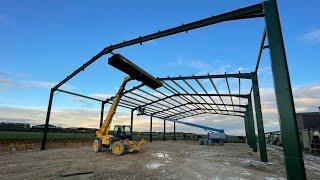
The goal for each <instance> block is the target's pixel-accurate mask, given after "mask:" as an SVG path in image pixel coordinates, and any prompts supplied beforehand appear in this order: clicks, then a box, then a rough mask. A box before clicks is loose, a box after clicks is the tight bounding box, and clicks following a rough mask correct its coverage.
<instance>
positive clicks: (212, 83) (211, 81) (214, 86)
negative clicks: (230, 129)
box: [209, 78, 229, 114]
mask: <svg viewBox="0 0 320 180" xmlns="http://www.w3.org/2000/svg"><path fill="white" fill-rule="evenodd" d="M209 80H210V83H211V85H212V86H213V88H214V90H215V91H216V93H217V94H218V97H219V99H220V101H221V103H222V104H225V103H224V101H223V99H222V97H221V96H220V93H219V91H218V88H217V86H216V85H215V84H214V82H213V80H212V78H209ZM224 108H225V109H226V110H228V108H227V106H226V105H224ZM228 114H229V112H228Z"/></svg>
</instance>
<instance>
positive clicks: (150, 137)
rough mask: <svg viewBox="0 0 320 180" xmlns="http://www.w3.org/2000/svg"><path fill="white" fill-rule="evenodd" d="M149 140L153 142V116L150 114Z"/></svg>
mask: <svg viewBox="0 0 320 180" xmlns="http://www.w3.org/2000/svg"><path fill="white" fill-rule="evenodd" d="M149 141H150V142H152V116H150V131H149Z"/></svg>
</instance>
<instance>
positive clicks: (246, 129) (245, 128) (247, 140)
mask: <svg viewBox="0 0 320 180" xmlns="http://www.w3.org/2000/svg"><path fill="white" fill-rule="evenodd" d="M246 114H247V112H246ZM243 121H244V130H245V133H246V143H247V144H248V145H250V143H249V132H248V123H247V115H246V116H245V117H244V118H243Z"/></svg>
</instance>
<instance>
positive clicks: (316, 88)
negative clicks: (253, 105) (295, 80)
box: [0, 83, 320, 135]
mask: <svg viewBox="0 0 320 180" xmlns="http://www.w3.org/2000/svg"><path fill="white" fill-rule="evenodd" d="M260 94H261V104H262V113H263V118H264V127H265V131H266V132H268V131H274V130H279V120H278V114H277V108H276V107H277V106H276V101H275V94H274V90H273V88H261V89H260ZM293 95H294V101H295V106H296V111H297V112H309V111H318V109H317V108H318V106H319V105H320V83H316V84H308V85H302V86H297V87H295V88H293ZM56 109H57V108H55V109H53V110H52V114H51V121H50V123H51V124H54V125H59V124H60V125H61V126H63V127H92V128H97V127H98V124H99V119H100V112H99V111H98V110H96V111H95V110H88V108H85V109H58V110H56ZM106 111H107V110H106ZM45 117H46V108H43V109H34V108H20V107H10V106H0V121H9V122H28V123H31V124H33V125H34V124H43V123H44V121H45ZM182 121H186V122H192V123H196V124H201V125H205V126H210V127H215V128H224V129H225V131H226V133H227V134H234V135H243V134H244V125H243V119H242V118H240V117H229V116H218V115H206V114H204V115H199V116H195V117H192V118H187V119H183V120H182ZM153 122H154V124H153V128H154V129H153V130H154V131H163V120H160V119H157V118H154V121H153ZM149 123H150V118H149V117H147V116H135V117H134V130H136V131H149V125H150V124H149ZM115 124H127V125H129V124H130V113H129V112H121V111H118V112H117V113H116V115H115V117H114V121H113V123H112V126H114V125H115ZM166 125H167V132H170V131H173V123H172V122H169V121H168V122H167V123H166ZM177 131H179V132H181V131H183V132H195V133H205V132H204V131H203V130H201V129H198V128H194V127H189V126H186V125H181V124H177Z"/></svg>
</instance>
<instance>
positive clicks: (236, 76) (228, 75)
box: [158, 73, 252, 81]
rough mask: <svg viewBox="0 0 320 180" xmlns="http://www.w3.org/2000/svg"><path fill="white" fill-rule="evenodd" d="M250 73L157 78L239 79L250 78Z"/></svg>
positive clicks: (165, 79) (162, 79) (164, 79)
mask: <svg viewBox="0 0 320 180" xmlns="http://www.w3.org/2000/svg"><path fill="white" fill-rule="evenodd" d="M251 76H252V75H251V73H240V74H239V73H230V74H208V75H202V76H195V75H192V76H177V77H164V78H158V79H159V80H161V81H167V80H193V79H197V80H200V79H208V78H212V79H219V78H226V77H228V78H241V79H251Z"/></svg>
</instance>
